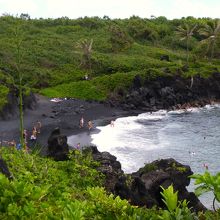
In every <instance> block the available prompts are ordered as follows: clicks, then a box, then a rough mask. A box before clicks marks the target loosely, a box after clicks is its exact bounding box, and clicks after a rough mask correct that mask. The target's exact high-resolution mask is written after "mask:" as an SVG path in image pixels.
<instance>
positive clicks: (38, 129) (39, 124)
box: [35, 121, 42, 134]
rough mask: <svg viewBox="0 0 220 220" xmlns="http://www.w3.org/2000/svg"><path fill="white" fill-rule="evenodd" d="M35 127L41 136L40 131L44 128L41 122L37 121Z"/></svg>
mask: <svg viewBox="0 0 220 220" xmlns="http://www.w3.org/2000/svg"><path fill="white" fill-rule="evenodd" d="M35 127H36V131H37V133H38V134H40V130H41V127H42V124H41V122H40V121H37V123H36V126H35Z"/></svg>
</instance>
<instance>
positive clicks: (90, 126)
mask: <svg viewBox="0 0 220 220" xmlns="http://www.w3.org/2000/svg"><path fill="white" fill-rule="evenodd" d="M88 128H89V130H91V129H92V128H93V125H92V121H91V120H89V121H88Z"/></svg>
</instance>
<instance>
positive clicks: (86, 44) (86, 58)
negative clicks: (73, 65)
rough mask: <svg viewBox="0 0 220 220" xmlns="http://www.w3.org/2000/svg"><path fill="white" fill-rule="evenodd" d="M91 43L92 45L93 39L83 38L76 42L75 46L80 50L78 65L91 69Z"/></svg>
mask: <svg viewBox="0 0 220 220" xmlns="http://www.w3.org/2000/svg"><path fill="white" fill-rule="evenodd" d="M92 45H93V39H91V40H88V39H83V40H80V41H78V42H77V44H76V47H77V48H79V49H80V50H81V53H82V58H81V63H80V65H81V66H83V67H84V68H86V69H88V70H89V71H91V68H92V66H91V56H92Z"/></svg>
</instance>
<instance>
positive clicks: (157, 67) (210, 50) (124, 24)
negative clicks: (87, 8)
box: [0, 15, 220, 105]
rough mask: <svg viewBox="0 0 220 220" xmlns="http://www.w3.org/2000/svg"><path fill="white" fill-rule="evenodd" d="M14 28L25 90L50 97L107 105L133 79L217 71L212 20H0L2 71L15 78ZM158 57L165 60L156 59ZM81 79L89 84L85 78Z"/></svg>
mask: <svg viewBox="0 0 220 220" xmlns="http://www.w3.org/2000/svg"><path fill="white" fill-rule="evenodd" d="M18 23H19V27H20V28H21V30H22V32H23V34H22V44H21V45H20V48H19V49H20V54H22V57H21V59H20V67H19V68H20V72H21V73H22V82H23V85H26V87H29V88H31V89H32V90H33V91H34V92H40V93H42V94H44V95H47V96H50V97H55V96H56V97H75V98H81V99H94V100H105V99H106V98H108V97H109V96H112V95H115V94H116V93H117V91H119V90H121V89H122V90H126V89H128V88H129V86H130V85H131V82H132V79H133V77H134V76H135V75H136V74H141V75H142V76H144V77H149V76H152V75H154V76H155V77H156V76H158V75H164V74H177V73H178V74H183V75H184V76H185V77H191V78H192V77H193V76H194V75H196V74H199V75H201V76H202V77H208V76H210V75H211V74H212V73H213V72H219V69H220V62H219V59H218V58H219V57H220V37H219V34H220V32H219V27H220V26H219V20H217V19H215V20H213V19H210V18H202V19H195V18H193V17H187V18H182V19H174V20H167V19H166V18H165V17H158V18H152V19H141V18H139V17H135V16H133V17H131V18H129V19H124V20H121V19H114V20H111V19H109V18H107V17H104V18H102V19H101V18H98V17H92V18H88V17H85V18H79V19H75V20H72V19H69V18H67V17H62V18H58V19H30V16H26V15H25V16H24V15H21V16H20V17H16V18H15V17H12V16H8V15H4V16H2V17H0V27H1V28H0V47H1V51H0V71H1V72H2V73H3V74H4V75H8V74H9V75H11V76H13V77H14V76H16V73H17V65H16V48H18V47H17V46H16V45H17V44H16V40H15V36H14V34H13V33H14V32H15V30H16V27H17V24H18ZM163 55H168V56H169V60H170V61H165V60H161V59H160V58H161V56H163ZM207 57H208V58H209V59H207ZM186 64H187V65H188V68H184V66H185V65H186ZM85 75H88V77H89V81H88V82H85V80H83V78H84V77H85ZM119 79H120V80H119ZM124 84H125V85H124ZM10 89H11V88H10ZM4 94H5V93H4ZM2 96H4V95H3V94H2V95H1V97H2ZM4 103H5V102H4V101H2V102H1V105H3V104H4Z"/></svg>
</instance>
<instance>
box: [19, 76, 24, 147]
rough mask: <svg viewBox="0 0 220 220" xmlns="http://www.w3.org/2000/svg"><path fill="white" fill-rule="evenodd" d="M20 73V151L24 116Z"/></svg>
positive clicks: (22, 141) (22, 145)
mask: <svg viewBox="0 0 220 220" xmlns="http://www.w3.org/2000/svg"><path fill="white" fill-rule="evenodd" d="M21 79H22V78H21V73H19V121H20V144H21V147H22V149H24V148H25V143H24V135H23V134H24V116H23V93H22V80H21Z"/></svg>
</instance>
